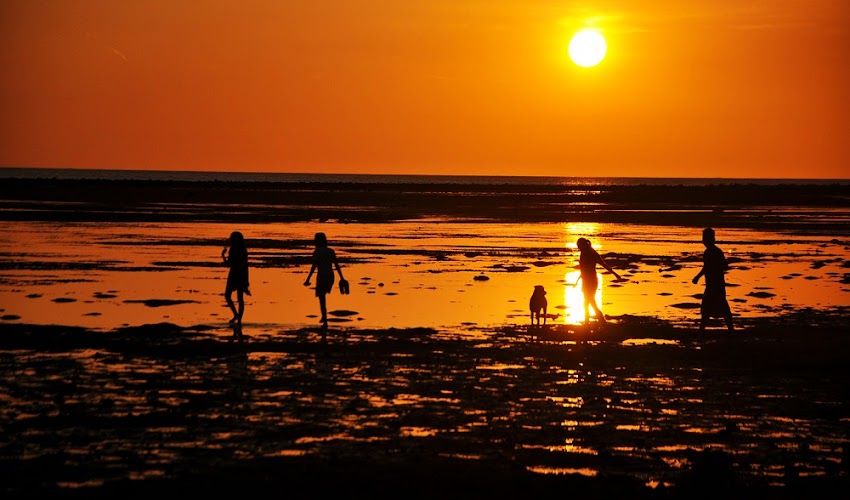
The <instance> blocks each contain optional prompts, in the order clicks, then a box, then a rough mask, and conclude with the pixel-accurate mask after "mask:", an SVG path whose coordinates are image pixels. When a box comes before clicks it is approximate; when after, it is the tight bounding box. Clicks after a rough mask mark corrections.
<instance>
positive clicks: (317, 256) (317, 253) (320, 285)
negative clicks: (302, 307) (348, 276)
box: [304, 233, 345, 326]
mask: <svg viewBox="0 0 850 500" xmlns="http://www.w3.org/2000/svg"><path fill="white" fill-rule="evenodd" d="M313 241H314V243H315V245H316V249H315V250H313V265H312V266H311V267H310V274H308V275H307V279H306V280H305V281H304V285H305V286H310V278H311V277H312V276H313V273H314V272H315V273H316V297H318V298H319V309H320V310H321V312H322V318H321V319H320V320H319V321H321V323H322V325H323V326H328V309H327V304H326V301H325V296H326V295H327V294H329V293H330V292H331V290H333V287H334V277H335V275H334V268H336V271H337V272H338V273H339V279H340V281H342V280H344V279H345V278H343V277H342V269H341V268H340V267H339V261H338V260H337V259H336V252H334V250H333V249H332V248H329V247H328V238H327V237H326V236H325V233H316V236H315V238H314V239H313Z"/></svg>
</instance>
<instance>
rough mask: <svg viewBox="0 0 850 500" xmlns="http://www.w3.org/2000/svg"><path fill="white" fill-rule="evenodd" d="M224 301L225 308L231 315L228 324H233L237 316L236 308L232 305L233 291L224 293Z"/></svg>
mask: <svg viewBox="0 0 850 500" xmlns="http://www.w3.org/2000/svg"><path fill="white" fill-rule="evenodd" d="M224 300H225V302H227V307H229V308H230V311H231V312H232V313H233V318H232V319H231V320H230V322H231V323H233V322H234V321H236V318H237V317H238V316H239V313H238V312H236V306H235V305H234V304H233V290H225V291H224Z"/></svg>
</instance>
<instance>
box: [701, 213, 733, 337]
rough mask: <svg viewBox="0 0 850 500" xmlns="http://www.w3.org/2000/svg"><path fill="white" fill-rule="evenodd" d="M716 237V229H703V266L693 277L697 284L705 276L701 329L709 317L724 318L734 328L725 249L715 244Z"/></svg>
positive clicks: (728, 326) (727, 325) (703, 328)
mask: <svg viewBox="0 0 850 500" xmlns="http://www.w3.org/2000/svg"><path fill="white" fill-rule="evenodd" d="M714 238H715V236H714V229H712V228H710V227H707V228H705V229H703V231H702V243H703V245H705V253H704V254H703V257H702V259H703V266H702V269H701V270H700V272H699V273H698V274H697V275H696V276H694V279H693V283H694V284H695V285H696V284H697V282H698V281H699V279H700V278H701V277H702V276H705V292H704V293H703V295H702V307H701V308H700V314H701V318H700V324H699V329H700V330H705V324H706V323H707V322H708V320H709V318H723V319H724V320H726V327H727V328H729V329H730V330H734V329H735V328H734V326H732V311H731V310H730V309H729V303H728V302H727V301H726V277H725V274H726V269H727V265H726V257H725V256H724V255H723V250H721V249H720V248H718V247H717V245H716V244H715V243H716V240H715V239H714Z"/></svg>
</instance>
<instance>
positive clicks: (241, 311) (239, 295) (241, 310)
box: [236, 290, 245, 323]
mask: <svg viewBox="0 0 850 500" xmlns="http://www.w3.org/2000/svg"><path fill="white" fill-rule="evenodd" d="M236 301H237V302H238V303H239V312H238V313H237V317H238V318H239V319H237V320H236V321H237V322H239V323H241V322H242V314H244V313H245V297H244V296H243V295H242V290H236Z"/></svg>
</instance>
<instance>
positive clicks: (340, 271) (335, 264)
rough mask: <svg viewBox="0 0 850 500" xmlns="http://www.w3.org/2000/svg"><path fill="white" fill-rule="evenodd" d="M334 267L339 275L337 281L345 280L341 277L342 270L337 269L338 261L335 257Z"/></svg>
mask: <svg viewBox="0 0 850 500" xmlns="http://www.w3.org/2000/svg"><path fill="white" fill-rule="evenodd" d="M334 266H335V267H336V272H338V273H339V279H341V280H344V279H345V278H343V277H342V268H341V267H339V261H338V260H337V259H336V256H334Z"/></svg>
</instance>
